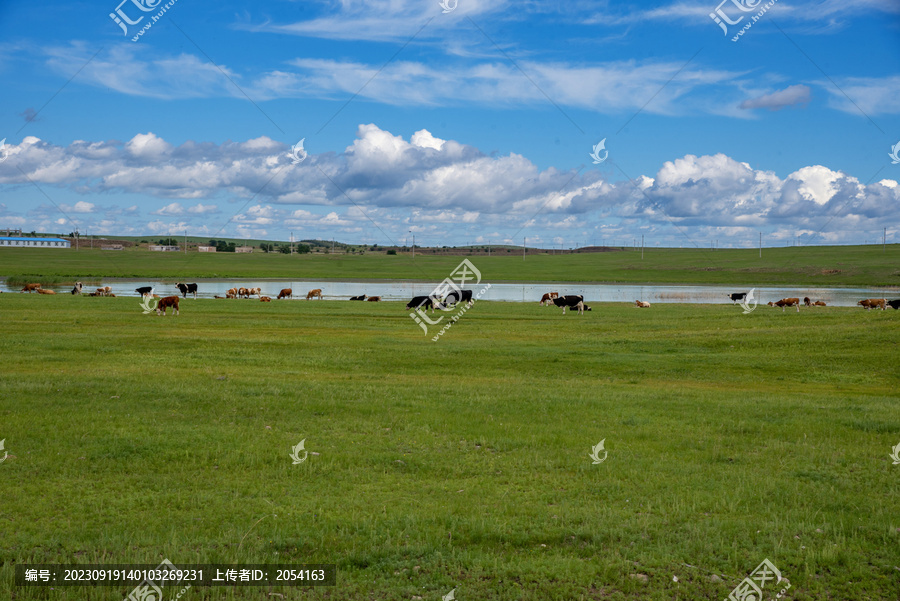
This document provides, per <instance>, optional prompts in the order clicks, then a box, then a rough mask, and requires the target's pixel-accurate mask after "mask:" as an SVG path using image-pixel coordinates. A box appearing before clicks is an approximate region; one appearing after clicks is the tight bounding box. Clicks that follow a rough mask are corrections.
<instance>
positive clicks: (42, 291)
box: [37, 288, 56, 294]
mask: <svg viewBox="0 0 900 601" xmlns="http://www.w3.org/2000/svg"><path fill="white" fill-rule="evenodd" d="M37 291H38V294H56V293H55V292H53V291H52V290H46V289H44V288H38V290H37Z"/></svg>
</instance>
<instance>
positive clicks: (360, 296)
mask: <svg viewBox="0 0 900 601" xmlns="http://www.w3.org/2000/svg"><path fill="white" fill-rule="evenodd" d="M350 300H358V301H364V300H366V295H365V294H360V295H359V296H351V297H350Z"/></svg>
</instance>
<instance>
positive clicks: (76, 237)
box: [75, 227, 78, 250]
mask: <svg viewBox="0 0 900 601" xmlns="http://www.w3.org/2000/svg"><path fill="white" fill-rule="evenodd" d="M75 250H78V228H77V227H76V228H75Z"/></svg>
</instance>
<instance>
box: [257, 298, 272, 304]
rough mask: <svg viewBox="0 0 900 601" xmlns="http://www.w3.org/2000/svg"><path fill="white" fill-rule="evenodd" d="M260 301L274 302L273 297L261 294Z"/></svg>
mask: <svg viewBox="0 0 900 601" xmlns="http://www.w3.org/2000/svg"><path fill="white" fill-rule="evenodd" d="M259 302H261V303H271V302H272V299H271V298H269V297H268V296H260V297H259Z"/></svg>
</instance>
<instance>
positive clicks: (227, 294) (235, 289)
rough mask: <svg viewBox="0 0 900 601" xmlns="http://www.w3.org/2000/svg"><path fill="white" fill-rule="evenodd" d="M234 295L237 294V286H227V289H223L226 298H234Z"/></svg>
mask: <svg viewBox="0 0 900 601" xmlns="http://www.w3.org/2000/svg"><path fill="white" fill-rule="evenodd" d="M229 295H230V296H229ZM236 296H237V288H229V289H228V290H226V291H225V297H226V298H234V297H236Z"/></svg>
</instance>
